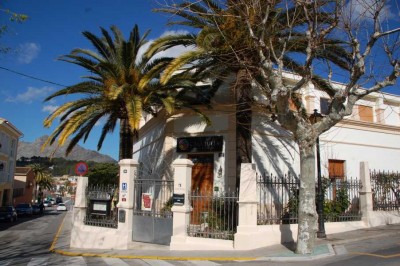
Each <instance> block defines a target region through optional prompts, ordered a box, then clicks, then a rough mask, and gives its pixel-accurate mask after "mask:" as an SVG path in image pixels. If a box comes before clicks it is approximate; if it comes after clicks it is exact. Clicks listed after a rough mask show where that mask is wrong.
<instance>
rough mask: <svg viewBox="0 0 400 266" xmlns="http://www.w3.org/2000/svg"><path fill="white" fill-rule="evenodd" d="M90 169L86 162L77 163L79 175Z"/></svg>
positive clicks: (76, 171) (76, 167)
mask: <svg viewBox="0 0 400 266" xmlns="http://www.w3.org/2000/svg"><path fill="white" fill-rule="evenodd" d="M87 171H88V165H87V164H86V163H85V162H79V163H77V164H76V165H75V173H76V174H77V175H80V176H83V175H85V174H86V173H87Z"/></svg>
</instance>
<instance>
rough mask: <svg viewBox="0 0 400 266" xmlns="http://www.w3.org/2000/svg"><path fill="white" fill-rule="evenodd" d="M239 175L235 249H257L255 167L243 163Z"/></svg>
mask: <svg viewBox="0 0 400 266" xmlns="http://www.w3.org/2000/svg"><path fill="white" fill-rule="evenodd" d="M240 171H241V174H240V191H239V202H238V203H239V225H238V227H237V233H236V234H235V244H234V245H235V249H239V250H248V249H254V248H258V247H259V246H258V242H259V241H258V240H257V239H258V236H259V235H260V233H259V232H258V231H257V203H258V201H257V175H256V171H255V165H254V164H251V163H243V164H242V165H241V169H240Z"/></svg>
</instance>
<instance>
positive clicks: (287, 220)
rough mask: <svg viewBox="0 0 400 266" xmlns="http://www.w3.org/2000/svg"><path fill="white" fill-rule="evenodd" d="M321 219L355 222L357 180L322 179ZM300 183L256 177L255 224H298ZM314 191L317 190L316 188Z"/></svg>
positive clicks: (292, 179) (286, 178)
mask: <svg viewBox="0 0 400 266" xmlns="http://www.w3.org/2000/svg"><path fill="white" fill-rule="evenodd" d="M323 183H324V187H323V189H324V195H325V200H324V220H325V221H327V222H342V221H357V220H360V219H361V212H360V208H359V189H360V188H361V182H360V181H359V180H353V179H348V180H346V181H341V180H332V181H328V180H327V179H324V182H323ZM299 187H300V181H299V179H298V178H295V177H293V176H290V175H284V176H283V177H277V176H273V175H265V174H264V175H257V194H258V200H259V202H258V206H257V224H258V225H268V224H293V223H297V222H298V204H299ZM316 191H317V188H316Z"/></svg>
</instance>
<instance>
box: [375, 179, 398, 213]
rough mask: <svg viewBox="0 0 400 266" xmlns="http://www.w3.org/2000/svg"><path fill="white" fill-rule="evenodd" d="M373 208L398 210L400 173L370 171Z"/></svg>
mask: <svg viewBox="0 0 400 266" xmlns="http://www.w3.org/2000/svg"><path fill="white" fill-rule="evenodd" d="M370 176H371V188H372V196H373V209H374V210H383V211H391V210H400V173H399V172H385V171H371V173H370Z"/></svg>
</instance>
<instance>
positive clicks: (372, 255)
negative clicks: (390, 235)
mask: <svg viewBox="0 0 400 266" xmlns="http://www.w3.org/2000/svg"><path fill="white" fill-rule="evenodd" d="M349 254H354V255H363V256H370V257H377V258H382V259H391V258H396V257H400V254H393V255H379V254H373V253H365V252H350V253H349Z"/></svg>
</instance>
